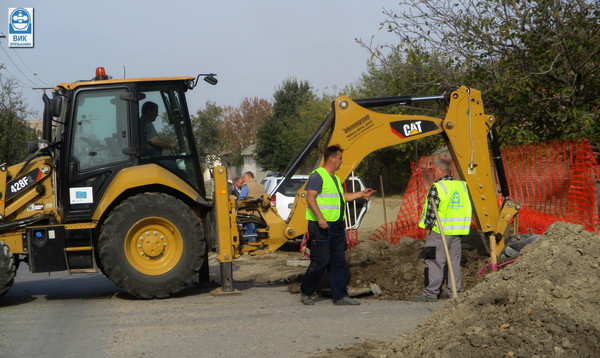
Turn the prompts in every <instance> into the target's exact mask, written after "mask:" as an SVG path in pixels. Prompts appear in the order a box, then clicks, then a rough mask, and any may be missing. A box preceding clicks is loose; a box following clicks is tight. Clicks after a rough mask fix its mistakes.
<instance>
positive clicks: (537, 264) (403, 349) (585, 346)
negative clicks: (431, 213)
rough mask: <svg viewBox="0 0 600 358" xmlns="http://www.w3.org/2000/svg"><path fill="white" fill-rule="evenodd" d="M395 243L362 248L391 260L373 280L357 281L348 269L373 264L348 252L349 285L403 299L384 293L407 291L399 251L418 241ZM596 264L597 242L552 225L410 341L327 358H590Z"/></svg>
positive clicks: (596, 325) (407, 275)
mask: <svg viewBox="0 0 600 358" xmlns="http://www.w3.org/2000/svg"><path fill="white" fill-rule="evenodd" d="M403 241H404V242H405V244H404V246H405V247H408V249H405V250H401V249H400V248H395V247H389V248H386V247H385V245H384V244H383V243H372V244H368V245H364V246H365V249H366V246H371V248H369V251H377V250H379V252H385V251H388V252H389V253H390V254H392V253H393V254H394V255H389V256H393V257H388V258H387V263H386V265H385V268H382V269H381V270H382V271H381V273H380V275H379V276H376V275H375V274H374V275H373V276H369V277H367V276H360V274H357V272H358V271H365V270H364V269H363V270H357V271H355V270H354V269H355V268H356V267H360V265H362V263H361V261H362V262H363V263H364V262H365V261H366V262H368V261H371V260H376V259H372V258H371V256H369V255H367V256H365V257H364V258H362V259H361V258H359V259H357V260H356V259H355V258H353V257H352V256H353V255H356V256H360V255H363V254H362V253H359V251H355V252H351V253H350V255H349V256H350V257H349V261H350V267H351V272H353V274H352V281H353V282H356V280H367V281H371V280H374V281H376V282H377V284H378V285H380V286H381V288H382V290H383V291H384V295H386V293H385V292H386V291H388V293H387V295H388V296H390V297H398V298H400V297H406V295H407V294H408V291H409V289H408V288H407V289H406V291H407V292H404V293H392V292H393V291H394V288H393V287H394V286H399V287H403V286H404V287H407V286H409V285H410V284H409V282H410V281H411V279H412V278H413V277H415V276H418V272H417V273H413V270H411V269H410V268H409V267H408V266H409V265H414V264H415V263H414V262H413V263H408V262H405V261H404V259H405V258H406V256H407V255H408V254H406V255H405V254H403V253H401V252H400V251H402V252H404V251H411V252H412V253H411V255H412V254H414V253H415V252H417V251H419V248H418V247H417V246H418V245H417V244H418V242H407V240H403ZM361 245H363V243H361ZM361 245H359V247H360V246H361ZM396 250H399V251H396ZM377 260H383V259H382V258H377ZM355 261H356V262H355ZM420 261H422V260H420ZM599 265H600V236H598V235H594V234H591V233H589V232H586V231H584V230H583V228H582V227H581V226H579V225H573V224H566V223H555V224H553V225H552V226H551V227H550V228H549V229H548V230H547V232H546V233H545V234H544V235H543V236H540V237H539V238H538V239H537V240H536V241H535V242H533V243H531V244H529V245H527V246H526V247H525V248H524V249H523V250H522V251H521V256H520V257H519V258H518V259H517V260H516V261H515V262H514V263H512V264H510V265H506V266H504V267H503V268H502V269H501V270H500V271H499V272H497V273H494V274H488V275H486V276H485V277H484V279H482V282H480V283H479V284H477V285H475V287H472V288H470V289H468V288H467V287H465V289H464V290H463V292H462V293H461V294H460V295H459V296H458V298H456V299H453V300H448V301H446V303H445V305H444V307H443V308H441V309H439V310H437V311H435V312H434V313H433V314H432V315H431V316H429V317H428V318H427V319H425V320H424V321H422V322H421V323H420V324H419V325H418V326H417V328H416V329H415V331H414V332H413V333H411V334H410V335H406V336H404V337H400V338H399V339H398V340H396V341H393V342H387V343H384V342H374V341H368V342H365V343H362V344H359V345H356V346H353V347H351V348H348V349H343V350H335V351H330V352H329V353H328V354H327V356H328V357H549V356H552V357H598V356H599V353H598V352H600V295H599V292H600V291H599V290H600V269H599ZM396 266H397V267H398V268H397V269H394V268H392V267H396ZM402 266H405V267H404V268H401V267H402ZM367 267H368V266H367ZM468 275H469V276H470V274H468V273H466V272H463V276H465V277H466V276H468ZM387 276H391V277H387ZM357 277H359V278H357ZM416 281H418V282H419V285H418V288H416V287H413V288H411V289H410V291H411V292H410V295H412V294H413V293H415V292H416V293H418V292H419V291H420V287H421V286H420V284H422V280H416ZM384 287H385V288H386V289H385V290H384V289H383V288H384ZM398 319H402V317H398Z"/></svg>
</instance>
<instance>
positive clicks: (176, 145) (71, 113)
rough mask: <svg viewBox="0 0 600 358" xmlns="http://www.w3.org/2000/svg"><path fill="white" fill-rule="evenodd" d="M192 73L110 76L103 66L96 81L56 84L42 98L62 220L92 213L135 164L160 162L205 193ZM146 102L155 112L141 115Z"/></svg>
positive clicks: (202, 193)
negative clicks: (190, 106) (191, 100)
mask: <svg viewBox="0 0 600 358" xmlns="http://www.w3.org/2000/svg"><path fill="white" fill-rule="evenodd" d="M193 80H194V78H193V77H178V78H154V79H152V78H150V79H119V80H113V79H111V78H110V77H109V76H107V75H106V73H105V72H104V70H103V69H102V70H100V71H97V72H96V76H95V77H94V78H93V79H92V80H91V81H80V82H74V83H67V84H65V83H63V84H60V85H58V86H57V87H56V88H55V92H54V97H53V99H52V100H48V99H47V98H46V99H45V102H46V109H45V110H44V133H43V139H44V140H45V141H47V142H48V143H49V146H50V148H52V152H53V153H52V154H53V157H54V158H55V161H56V168H57V171H58V173H57V177H56V188H57V190H56V192H57V203H58V205H59V206H62V207H63V210H64V214H63V215H64V220H65V222H69V221H81V220H86V219H90V218H91V215H92V213H93V211H94V210H95V208H96V205H97V202H96V201H95V200H94V198H102V197H103V195H104V192H105V190H106V189H107V187H108V185H109V184H110V182H111V180H112V179H113V178H114V177H115V175H117V174H118V173H119V172H121V171H122V170H123V169H126V168H131V167H136V166H142V165H148V164H155V165H158V166H160V167H161V168H163V169H166V170H168V171H169V172H171V173H173V174H175V175H176V176H177V177H179V178H181V179H182V180H183V181H185V182H186V183H187V184H189V185H190V186H191V187H192V188H194V189H195V190H196V191H197V192H198V193H199V195H200V196H202V197H204V196H205V190H204V185H203V183H202V181H201V175H200V165H199V162H198V157H197V154H196V148H195V141H194V138H193V134H192V127H191V124H190V117H189V113H188V111H187V104H186V100H185V92H186V91H187V89H190V88H192V86H191V84H193ZM144 106H145V107H152V109H153V111H152V112H153V113H152V114H151V115H150V114H146V115H145V116H144V114H143V113H142V109H143V108H145V107H144ZM135 173H136V174H135V175H140V171H137V172H135ZM142 173H143V172H142ZM146 190H148V188H146ZM150 190H151V188H150Z"/></svg>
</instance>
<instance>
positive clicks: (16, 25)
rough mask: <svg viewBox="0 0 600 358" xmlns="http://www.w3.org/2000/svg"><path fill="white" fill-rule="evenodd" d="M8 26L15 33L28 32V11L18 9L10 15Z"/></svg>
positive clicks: (29, 24)
mask: <svg viewBox="0 0 600 358" xmlns="http://www.w3.org/2000/svg"><path fill="white" fill-rule="evenodd" d="M10 25H11V26H12V28H13V30H14V31H16V32H29V27H30V26H31V15H30V14H29V11H27V10H25V9H23V8H18V9H15V10H14V11H13V12H12V13H11V14H10Z"/></svg>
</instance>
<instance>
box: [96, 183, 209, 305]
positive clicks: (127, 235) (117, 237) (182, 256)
mask: <svg viewBox="0 0 600 358" xmlns="http://www.w3.org/2000/svg"><path fill="white" fill-rule="evenodd" d="M98 251H99V257H100V263H101V265H102V267H103V269H104V272H105V274H106V275H107V276H108V278H109V279H110V280H111V281H113V282H114V283H115V284H116V285H117V286H118V287H119V288H120V289H121V290H123V291H125V292H127V293H129V294H131V295H133V296H136V297H140V298H164V297H169V296H171V295H173V294H175V293H177V292H179V291H181V290H182V289H184V288H185V287H186V286H187V285H189V284H190V283H191V282H192V280H193V279H194V277H195V276H196V275H197V274H198V271H199V270H200V267H201V266H202V263H203V262H204V256H205V251H206V242H205V239H204V235H203V231H202V226H201V224H200V221H199V219H198V217H197V216H196V215H195V214H194V213H193V212H192V210H191V209H190V207H188V206H187V205H186V204H184V203H183V202H182V201H181V200H178V199H177V198H174V197H172V196H170V195H166V194H161V193H143V194H138V195H136V196H133V197H131V198H129V199H127V200H125V201H123V202H122V203H121V204H119V205H118V206H117V207H116V208H115V209H114V210H113V211H112V212H111V213H110V214H109V216H108V218H107V219H106V221H105V222H104V224H103V225H102V229H101V232H100V237H99V239H98Z"/></svg>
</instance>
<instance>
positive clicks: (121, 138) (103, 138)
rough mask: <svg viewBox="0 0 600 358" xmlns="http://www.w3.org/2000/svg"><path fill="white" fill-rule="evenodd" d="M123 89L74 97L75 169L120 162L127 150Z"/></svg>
mask: <svg viewBox="0 0 600 358" xmlns="http://www.w3.org/2000/svg"><path fill="white" fill-rule="evenodd" d="M123 93H125V90H124V89H113V90H106V91H93V92H92V91H89V92H85V91H84V92H81V93H79V95H78V97H77V106H76V108H75V122H74V126H73V142H72V143H73V158H74V159H75V161H76V162H77V169H78V170H79V171H85V170H88V169H92V168H96V167H101V166H107V165H109V164H114V163H117V162H124V161H127V160H128V159H129V156H128V155H126V154H124V153H123V149H125V148H127V146H128V131H127V102H125V101H123V100H121V99H120V98H119V96H120V95H121V94H123Z"/></svg>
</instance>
